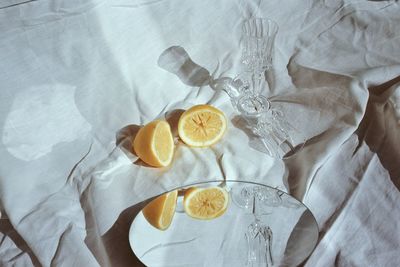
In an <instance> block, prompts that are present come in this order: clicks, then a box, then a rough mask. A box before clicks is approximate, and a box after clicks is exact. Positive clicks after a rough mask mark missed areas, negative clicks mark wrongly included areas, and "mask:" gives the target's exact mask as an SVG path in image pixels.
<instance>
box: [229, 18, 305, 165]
mask: <svg viewBox="0 0 400 267" xmlns="http://www.w3.org/2000/svg"><path fill="white" fill-rule="evenodd" d="M277 32H278V25H277V23H276V22H274V21H272V20H270V19H268V18H251V19H248V20H245V21H244V23H243V25H242V38H241V50H242V55H241V62H242V64H243V67H244V71H243V72H242V73H240V74H239V75H238V76H237V77H235V78H234V79H233V80H225V81H224V83H223V85H222V88H223V90H224V91H225V92H226V93H227V94H228V95H229V97H230V98H231V102H232V105H233V106H234V107H235V109H236V110H237V111H238V112H239V113H240V115H241V116H242V117H243V118H244V119H245V120H246V122H247V124H248V126H249V128H250V129H251V131H252V132H253V133H254V134H255V135H257V136H258V137H259V139H260V140H261V143H262V144H263V146H264V148H265V149H264V151H265V152H266V153H268V154H269V155H270V156H271V157H274V158H285V157H288V156H291V155H293V154H294V153H296V152H297V151H298V150H299V149H300V148H302V146H303V144H304V142H305V140H304V139H302V138H298V137H299V136H300V135H299V132H298V131H296V129H295V128H294V127H292V126H291V125H290V123H289V122H288V121H287V120H286V118H285V116H284V114H282V112H280V111H278V110H276V109H273V108H271V102H270V101H269V99H268V98H267V97H266V95H267V94H268V91H269V85H268V82H267V81H266V79H265V73H266V72H267V71H268V70H270V69H271V68H272V59H273V49H274V42H275V36H276V34H277ZM294 136H296V138H295V139H296V140H294V138H293V137H294Z"/></svg>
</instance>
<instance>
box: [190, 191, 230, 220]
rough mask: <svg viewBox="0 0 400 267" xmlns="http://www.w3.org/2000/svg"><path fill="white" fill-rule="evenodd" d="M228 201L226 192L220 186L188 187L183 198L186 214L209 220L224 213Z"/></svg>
mask: <svg viewBox="0 0 400 267" xmlns="http://www.w3.org/2000/svg"><path fill="white" fill-rule="evenodd" d="M228 203H229V194H228V192H227V191H226V190H225V189H223V188H221V187H209V188H196V187H192V188H190V189H188V190H187V191H186V193H185V196H184V198H183V207H184V210H185V212H186V214H187V215H189V216H191V217H193V218H196V219H201V220H211V219H214V218H217V217H219V216H221V215H222V214H224V213H225V211H226V209H227V207H228Z"/></svg>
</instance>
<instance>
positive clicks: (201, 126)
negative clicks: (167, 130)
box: [178, 105, 227, 147]
mask: <svg viewBox="0 0 400 267" xmlns="http://www.w3.org/2000/svg"><path fill="white" fill-rule="evenodd" d="M226 125H227V122H226V118H225V115H224V113H223V112H222V111H221V110H219V109H217V108H215V107H213V106H210V105H197V106H193V107H191V108H190V109H188V110H186V111H185V112H184V113H183V114H182V116H181V117H180V119H179V123H178V133H179V137H180V138H181V139H182V141H183V142H184V143H186V144H187V145H189V146H193V147H206V146H210V145H212V144H215V143H216V142H218V141H219V140H220V139H221V138H222V136H223V135H224V133H225V130H226Z"/></svg>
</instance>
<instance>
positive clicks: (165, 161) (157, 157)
mask: <svg viewBox="0 0 400 267" xmlns="http://www.w3.org/2000/svg"><path fill="white" fill-rule="evenodd" d="M133 149H134V150H135V152H136V154H137V156H138V157H139V158H140V159H141V160H143V161H144V162H146V163H147V164H149V165H151V166H154V167H165V166H168V165H169V164H171V162H172V157H173V154H174V140H173V137H172V133H171V127H170V126H169V124H168V123H167V122H166V121H162V120H155V121H152V122H150V123H148V124H146V125H145V126H143V127H142V128H140V129H139V131H138V133H137V134H136V137H135V140H134V141H133Z"/></svg>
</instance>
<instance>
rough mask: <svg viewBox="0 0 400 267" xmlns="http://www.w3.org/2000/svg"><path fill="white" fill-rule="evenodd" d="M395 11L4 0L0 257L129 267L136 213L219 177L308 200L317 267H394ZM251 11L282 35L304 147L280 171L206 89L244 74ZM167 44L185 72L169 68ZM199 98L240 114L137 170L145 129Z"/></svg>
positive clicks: (280, 49)
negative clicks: (157, 163)
mask: <svg viewBox="0 0 400 267" xmlns="http://www.w3.org/2000/svg"><path fill="white" fill-rule="evenodd" d="M399 14H400V5H399V3H398V1H379V2H378V1H339V0H332V1H316V0H314V1H313V0H308V1H294V0H286V1H283V2H279V3H278V2H276V1H241V0H236V1H228V0H223V1H210V0H206V1H194V0H193V1H192V0H191V1H172V0H110V1H101V0H91V1H89V0H88V1H82V0H81V1H79V0H73V1H71V0H70V1H66V0H53V1H46V0H44V1H6V2H5V3H2V4H1V5H0V125H1V126H0V127H1V128H0V130H1V131H0V135H1V142H0V208H1V212H2V220H1V224H0V231H1V233H0V237H1V239H0V265H1V266H31V265H33V266H99V265H100V266H129V265H130V266H132V265H133V266H135V265H134V264H137V262H136V263H135V261H134V259H133V256H132V254H131V253H132V252H131V251H130V248H129V244H128V242H127V239H128V237H127V235H128V228H127V227H129V223H130V222H131V220H132V219H133V218H131V216H130V214H131V210H129V207H131V206H132V205H134V204H136V203H138V202H140V201H142V200H144V199H147V198H149V197H151V196H155V195H157V194H160V193H162V192H165V191H166V190H170V189H173V188H176V187H178V186H181V185H186V184H190V183H193V182H199V181H212V180H220V179H222V178H223V177H224V176H225V177H226V178H228V179H232V180H248V181H254V182H259V183H263V184H267V185H270V186H273V187H278V188H279V189H282V190H285V191H287V192H289V193H291V194H292V195H293V196H295V197H297V198H298V199H300V200H302V201H303V202H304V203H305V204H306V205H307V206H308V207H309V208H310V210H311V211H312V212H313V214H314V215H315V217H316V219H317V221H318V224H319V226H320V230H321V233H320V241H319V243H318V245H317V247H316V249H315V251H314V252H313V254H312V255H311V256H310V257H309V259H308V260H307V262H306V263H305V264H306V265H307V266H398V265H400V256H399V255H398V253H397V249H398V247H399V246H400V236H399V235H398V233H399V230H400V229H399V224H398V221H399V219H400V207H399V205H398V203H399V200H400V193H399V185H400V182H399V179H400V125H399V117H398V116H397V117H396V115H398V113H396V109H398V107H399V106H400V102H399V100H398V99H399V98H398V94H399V93H398V92H399V91H400V89H398V88H399V87H400V53H399V51H400V38H399V37H400V16H399ZM251 16H258V17H269V18H271V19H273V20H275V21H276V22H277V23H278V25H279V32H278V35H277V38H276V42H275V53H274V63H273V64H274V68H273V71H272V73H271V74H270V76H269V79H270V83H271V85H272V86H271V91H270V92H269V94H270V95H271V100H272V101H273V105H275V106H276V107H277V108H280V109H281V110H282V111H283V112H284V113H285V115H286V117H287V118H288V120H289V121H290V122H291V123H292V124H293V125H294V126H295V127H297V129H298V130H300V131H301V132H302V133H303V134H304V135H305V136H307V139H308V141H307V143H306V145H305V147H304V149H303V150H302V151H300V152H299V153H298V154H296V155H294V156H293V157H291V158H289V159H285V160H284V161H281V160H274V159H272V158H270V157H268V156H267V155H266V154H264V153H262V152H260V151H258V150H257V149H255V148H254V145H253V143H252V137H251V135H249V134H248V133H247V132H246V130H245V129H244V128H243V124H242V123H241V120H240V118H238V117H237V114H236V113H235V112H234V110H233V108H232V107H231V104H230V101H229V98H228V97H227V96H226V95H225V94H224V93H223V92H220V91H218V90H215V88H212V87H211V86H210V84H211V83H210V82H211V80H212V79H219V78H222V77H234V76H235V75H237V74H238V73H239V71H240V60H239V57H240V50H239V40H240V25H241V23H242V22H243V20H244V19H245V18H248V17H251ZM171 47H180V48H179V49H178V50H174V51H184V52H185V53H187V55H188V57H190V62H189V63H190V64H189V65H187V66H184V67H185V68H183V67H182V66H181V67H180V68H178V67H179V62H180V61H179V60H181V59H182V58H179V56H180V55H183V54H178V55H173V54H172V55H170V54H168V55H169V56H167V57H161V59H160V56H161V55H164V56H165V55H166V54H165V51H171V50H167V49H171ZM163 53H164V54H163ZM199 66H201V68H200V67H199ZM175 71H176V73H177V74H176V75H175V74H174V73H173V72H175ZM199 73H201V74H202V75H203V76H201V77H200V78H202V79H199V76H198V74H199ZM208 74H209V75H210V77H209V78H207V75H208ZM199 103H208V104H212V105H214V106H216V107H218V108H220V109H221V110H223V111H224V112H225V114H226V115H227V117H228V118H229V120H230V123H229V125H228V131H227V133H226V135H225V137H224V139H223V140H222V141H221V142H220V143H218V144H217V145H215V146H213V147H212V148H207V149H191V148H188V147H186V146H185V145H183V144H182V143H177V150H176V153H175V155H174V161H173V164H172V166H171V167H169V168H167V169H154V168H149V167H146V166H143V164H140V162H139V161H137V158H136V157H135V155H133V154H132V153H131V152H130V148H129V144H130V142H131V138H132V135H133V133H134V132H135V130H136V131H137V129H138V127H140V125H143V124H145V123H147V122H149V121H151V120H154V119H156V118H167V119H169V120H171V121H174V119H176V116H175V115H176V114H178V112H179V110H181V109H186V108H188V107H190V106H191V105H194V104H199ZM397 112H398V111H397ZM166 266H167V263H166Z"/></svg>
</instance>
